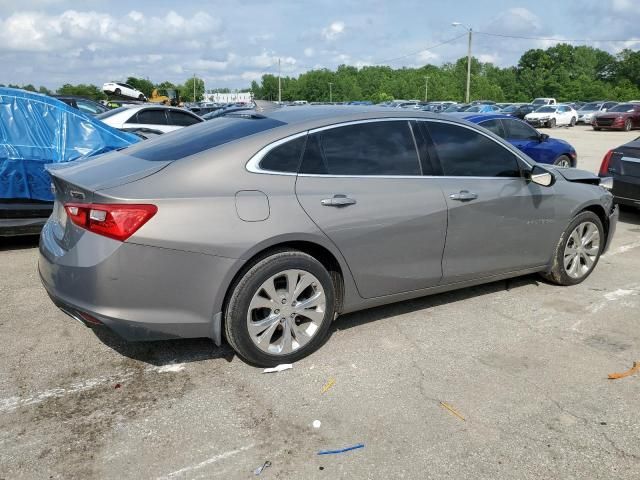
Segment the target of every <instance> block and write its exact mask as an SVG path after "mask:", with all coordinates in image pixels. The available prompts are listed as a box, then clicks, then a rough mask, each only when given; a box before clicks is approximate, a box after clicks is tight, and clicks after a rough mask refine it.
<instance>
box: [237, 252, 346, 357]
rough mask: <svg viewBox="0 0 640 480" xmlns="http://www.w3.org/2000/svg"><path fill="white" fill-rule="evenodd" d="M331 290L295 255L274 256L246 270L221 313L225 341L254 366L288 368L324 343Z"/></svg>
mask: <svg viewBox="0 0 640 480" xmlns="http://www.w3.org/2000/svg"><path fill="white" fill-rule="evenodd" d="M334 312H335V289H334V285H333V281H332V279H331V276H330V275H329V272H328V271H327V269H326V268H324V266H323V265H322V264H321V263H320V262H319V261H318V260H316V259H315V258H313V257H312V256H310V255H307V254H306V253H303V252H300V251H297V250H284V251H279V252H275V253H273V254H272V255H270V256H268V257H265V258H263V259H262V260H260V261H258V262H257V263H256V264H254V265H253V266H252V267H251V268H249V270H247V271H246V272H245V273H244V275H243V276H242V277H241V278H240V280H239V281H238V282H237V283H236V285H235V287H234V288H233V293H232V294H231V297H230V299H229V302H228V304H227V308H226V312H225V333H226V337H227V341H228V342H229V344H230V345H231V346H232V347H233V349H234V350H235V351H236V353H237V354H238V355H240V356H241V357H242V358H243V359H245V360H246V361H248V362H249V363H252V364H254V365H258V366H275V365H278V364H281V363H293V362H295V361H298V360H300V359H301V358H304V357H306V356H307V355H309V354H310V353H312V352H314V351H315V350H317V349H318V348H319V347H320V346H321V345H322V344H323V343H324V341H325V340H326V338H327V336H328V333H329V329H330V327H331V321H332V320H333V317H334Z"/></svg>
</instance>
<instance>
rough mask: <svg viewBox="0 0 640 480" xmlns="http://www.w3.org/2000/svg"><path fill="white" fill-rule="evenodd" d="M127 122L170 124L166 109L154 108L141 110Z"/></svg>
mask: <svg viewBox="0 0 640 480" xmlns="http://www.w3.org/2000/svg"><path fill="white" fill-rule="evenodd" d="M132 120H133V121H132ZM127 123H142V124H145V125H168V123H167V117H166V115H165V111H164V110H161V109H154V108H150V109H147V110H141V111H139V112H138V114H137V115H136V116H135V117H133V118H132V119H130V120H129V121H128V122H127Z"/></svg>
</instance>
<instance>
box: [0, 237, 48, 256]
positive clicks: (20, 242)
mask: <svg viewBox="0 0 640 480" xmlns="http://www.w3.org/2000/svg"><path fill="white" fill-rule="evenodd" d="M39 238H40V236H39V235H25V236H23V237H22V236H21V237H0V252H3V251H7V250H26V249H28V248H37V247H38V240H39Z"/></svg>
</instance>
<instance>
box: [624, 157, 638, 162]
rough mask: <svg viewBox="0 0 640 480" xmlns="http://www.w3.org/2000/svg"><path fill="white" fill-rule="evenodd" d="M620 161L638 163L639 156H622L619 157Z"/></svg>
mask: <svg viewBox="0 0 640 480" xmlns="http://www.w3.org/2000/svg"><path fill="white" fill-rule="evenodd" d="M620 161H621V162H631V163H640V158H634V157H622V158H621V159H620Z"/></svg>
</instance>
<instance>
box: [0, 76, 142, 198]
mask: <svg viewBox="0 0 640 480" xmlns="http://www.w3.org/2000/svg"><path fill="white" fill-rule="evenodd" d="M139 140H140V139H139V137H137V136H136V135H133V134H130V133H126V132H121V131H120V130H117V129H115V128H112V127H110V126H108V125H106V124H104V123H103V122H101V121H100V120H97V119H95V118H92V117H90V116H88V115H85V114H84V113H82V112H80V111H79V110H76V109H75V108H73V107H71V106H69V105H67V104H65V103H63V102H61V101H60V100H56V99H55V98H52V97H49V96H46V95H41V94H39V93H32V92H27V91H25V90H19V89H15V88H3V87H0V198H16V199H19V198H24V199H33V200H53V195H52V194H51V180H50V179H49V175H48V174H47V173H46V172H45V170H44V166H45V165H46V164H48V163H62V162H70V161H72V160H77V159H79V158H82V157H89V156H93V155H98V154H100V153H105V152H109V151H111V150H115V149H117V148H122V147H126V146H128V145H131V144H132V143H136V142H138V141H139Z"/></svg>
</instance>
